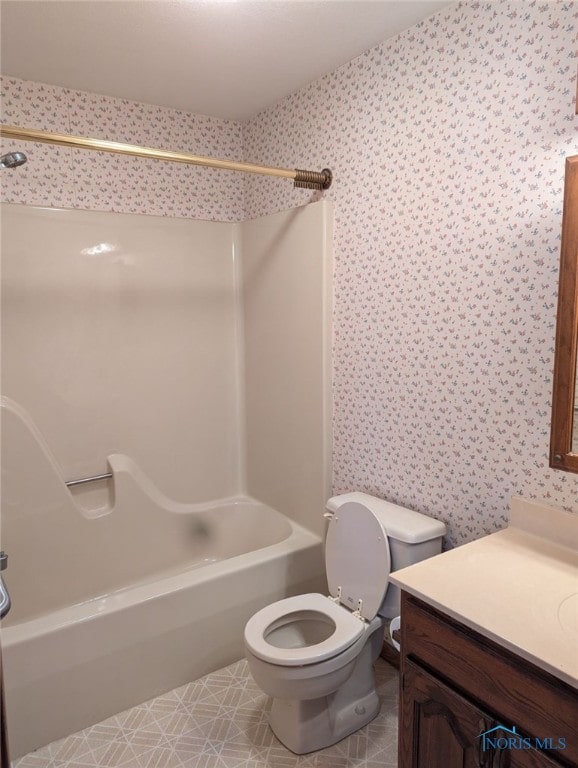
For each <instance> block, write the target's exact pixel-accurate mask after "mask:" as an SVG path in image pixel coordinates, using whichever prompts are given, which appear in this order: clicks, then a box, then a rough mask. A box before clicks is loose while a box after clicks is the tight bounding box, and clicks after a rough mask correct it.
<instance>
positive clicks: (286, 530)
mask: <svg viewBox="0 0 578 768" xmlns="http://www.w3.org/2000/svg"><path fill="white" fill-rule="evenodd" d="M3 406H4V408H3V411H4V413H3V421H2V426H3V432H4V435H5V436H6V435H8V436H9V438H10V440H9V441H8V443H7V444H9V446H10V450H9V451H6V452H5V453H6V455H5V456H4V457H3V464H4V473H3V489H2V494H3V502H4V508H3V519H2V536H3V538H2V545H3V547H4V548H5V549H6V550H7V551H8V552H9V556H10V564H9V568H8V570H7V571H6V582H7V585H8V588H9V590H10V592H11V596H12V600H13V610H12V611H11V613H10V615H9V617H8V618H9V620H8V621H5V622H3V626H2V635H1V639H2V652H3V667H4V678H5V687H6V701H7V717H8V732H9V740H10V746H11V753H12V758H17V757H19V756H21V755H23V754H26V753H27V752H30V751H31V750H34V749H37V748H38V747H40V746H43V745H45V744H47V743H49V742H51V741H54V740H55V739H58V738H61V737H63V736H66V735H68V734H70V733H73V732H75V731H78V730H81V729H83V728H86V727H87V726H89V725H92V724H94V723H97V722H99V721H100V720H103V719H105V718H106V717H109V716H111V715H113V714H115V713H117V712H120V711H122V710H124V709H126V708H128V707H131V706H134V705H135V704H137V703H140V702H143V701H146V700H147V699H150V698H152V697H154V696H157V695H158V694H160V693H162V692H164V691H167V690H170V689H172V688H175V687H177V686H180V685H184V684H185V683H187V682H190V681H191V680H195V679H197V678H199V677H201V676H203V675H205V674H207V673H208V672H211V671H213V670H215V669H218V668H220V667H222V666H225V665H227V664H230V663H231V662H233V661H235V660H237V659H240V658H242V657H243V655H244V649H243V628H244V625H245V623H246V622H247V620H248V619H249V618H250V616H251V615H252V614H253V613H254V612H255V611H257V610H259V609H260V608H262V607H263V606H265V605H267V604H268V603H271V602H273V601H275V600H279V599H281V598H283V597H286V596H290V595H293V594H298V593H300V592H308V591H319V590H322V589H323V588H324V577H323V575H322V574H323V553H322V540H321V538H320V537H319V536H317V535H315V534H313V533H311V532H310V531H308V530H306V529H305V528H303V527H301V526H300V525H298V524H296V523H295V522H293V521H291V520H290V519H289V518H287V517H285V516H284V515H282V514H281V513H280V512H278V511H276V510H274V509H272V508H271V507H268V506H267V505H265V504H262V503H260V502H259V501H256V500H255V499H251V498H248V497H246V496H238V497H234V498H227V499H222V500H219V501H213V502H210V503H207V504H183V503H180V502H176V501H173V500H171V499H169V498H168V497H166V496H165V495H163V493H161V492H160V491H159V489H158V488H156V487H155V486H154V485H153V484H152V482H151V481H150V479H149V478H148V477H147V476H146V475H144V474H143V473H142V472H141V471H140V469H139V467H138V466H136V464H135V463H134V462H133V461H132V460H131V459H130V457H128V456H125V455H122V454H115V455H112V456H109V457H108V463H109V467H110V470H111V472H112V480H109V481H104V482H105V483H107V484H109V485H110V488H109V489H108V492H107V493H106V494H105V496H104V498H107V499H109V502H107V503H106V504H104V505H103V506H100V507H96V508H94V506H93V507H92V508H91V509H87V508H83V507H82V505H81V501H82V499H81V498H79V497H75V496H74V495H73V494H72V493H71V492H70V490H69V489H68V488H67V487H66V485H65V483H64V481H63V480H62V478H61V476H60V474H59V471H58V467H57V465H56V463H55V462H54V460H53V457H51V456H50V453H49V451H48V448H47V446H46V445H45V444H44V443H43V441H42V436H41V435H40V434H38V433H37V431H35V429H34V425H33V424H32V423H31V422H30V421H29V420H27V419H26V414H25V413H23V412H21V411H19V409H18V407H17V406H15V405H14V404H8V406H9V407H7V404H6V403H5V402H4V403H3ZM23 454H24V455H26V456H27V457H28V462H27V463H26V466H27V467H31V468H32V470H33V476H34V477H35V478H39V481H38V482H34V483H33V482H30V480H29V478H28V479H27V478H26V477H25V476H23V475H22V471H21V465H22V462H19V456H21V455H23ZM39 488H41V489H42V491H41V492H40V491H39V490H38V489H39ZM317 513H318V514H321V511H317ZM31 530H33V531H34V536H31V535H30V531H31ZM47 541H50V546H46V542H47Z"/></svg>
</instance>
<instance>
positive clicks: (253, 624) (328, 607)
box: [245, 593, 368, 667]
mask: <svg viewBox="0 0 578 768" xmlns="http://www.w3.org/2000/svg"><path fill="white" fill-rule="evenodd" d="M307 614H309V615H311V614H318V615H319V618H320V619H325V620H326V622H327V624H331V623H332V624H333V625H334V629H333V628H330V627H328V632H331V634H330V635H329V637H327V638H326V639H324V640H322V642H318V643H313V644H311V645H305V646H304V647H292V648H280V647H279V646H278V645H272V644H271V643H270V642H268V640H267V636H268V635H269V633H270V630H271V629H272V628H274V627H275V626H276V625H277V624H278V625H280V627H281V628H283V627H284V626H287V625H289V624H290V623H291V621H292V620H295V621H297V622H298V621H300V618H299V617H300V616H301V617H303V615H307ZM367 626H368V625H367V624H365V622H363V621H361V620H360V619H358V618H357V617H356V616H354V615H353V614H352V613H350V612H349V611H347V610H345V608H343V606H341V605H339V603H335V602H333V600H331V598H329V597H326V596H325V595H320V594H317V593H312V594H308V595H297V597H288V598H286V599H285V600H279V601H278V602H276V603H273V604H272V605H268V606H267V607H266V608H262V609H261V610H260V611H257V613H256V614H255V615H254V616H252V617H251V618H250V619H249V621H248V622H247V624H246V626H245V645H246V646H247V648H248V649H249V650H250V651H251V653H253V654H254V655H255V656H257V657H258V658H259V659H263V661H268V662H270V663H271V664H278V665H279V666H284V667H297V666H304V665H306V664H316V663H318V662H320V661H324V660H325V659H330V658H332V657H333V656H337V654H338V653H341V652H342V651H344V650H345V649H346V648H349V646H350V645H353V643H354V642H355V641H356V640H357V639H358V638H360V637H361V636H362V635H363V634H364V632H365V630H366V628H367Z"/></svg>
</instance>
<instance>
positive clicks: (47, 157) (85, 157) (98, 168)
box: [0, 77, 243, 221]
mask: <svg viewBox="0 0 578 768" xmlns="http://www.w3.org/2000/svg"><path fill="white" fill-rule="evenodd" d="M0 84H1V95H2V121H3V122H4V123H8V124H11V125H18V126H24V127H26V128H38V129H40V130H44V131H54V132H56V133H70V134H75V135H78V136H90V137H93V138H99V139H109V140H111V141H121V142H127V143H129V144H141V145H144V146H149V147H156V148H160V149H173V150H177V151H178V150H182V151H183V152H193V153H194V154H197V155H208V156H211V157H224V158H227V159H232V160H242V159H243V157H242V154H243V144H242V126H241V124H240V123H236V122H233V121H230V120H221V119H218V118H213V117H205V116H203V115H193V114H190V113H187V112H181V111H178V110H176V109H167V108H166V107H157V106H152V105H150V104H140V103H138V102H134V101H125V100H124V99H117V98H112V97H109V96H100V95H96V94H92V93H83V92H81V91H72V90H69V89H68V88H59V87H57V86H53V85H43V84H41V83H33V82H30V81H25V80H17V79H14V78H11V77H2V78H0ZM8 147H9V148H10V149H21V150H22V151H23V152H25V153H26V154H27V155H28V157H29V162H28V163H27V164H26V165H23V166H21V167H20V168H19V169H18V170H17V171H15V172H14V173H12V172H11V171H5V172H4V173H2V176H1V178H0V183H1V185H2V200H3V201H5V202H9V203H26V204H29V205H47V206H52V207H55V208H84V209H90V210H96V211H117V212H121V213H147V214H155V215H159V216H180V217H186V218H193V219H209V220H214V221H238V220H239V219H242V218H243V179H242V177H241V175H240V174H237V173H231V172H230V171H219V170H215V169H212V168H196V167H194V166H190V165H187V166H185V165H180V164H177V163H164V162H159V161H157V160H143V159H141V158H136V157H122V156H120V155H111V154H107V153H104V152H98V153H97V152H87V151H86V150H78V149H66V148H64V147H54V146H48V145H45V144H31V143H29V142H14V141H9V142H8V141H4V140H2V151H3V152H5V151H7V149H6V148H8Z"/></svg>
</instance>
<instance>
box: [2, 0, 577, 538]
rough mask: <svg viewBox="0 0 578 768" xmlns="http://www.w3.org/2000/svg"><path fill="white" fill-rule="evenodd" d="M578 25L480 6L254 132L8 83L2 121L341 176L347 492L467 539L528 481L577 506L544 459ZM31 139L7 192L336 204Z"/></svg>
mask: <svg viewBox="0 0 578 768" xmlns="http://www.w3.org/2000/svg"><path fill="white" fill-rule="evenodd" d="M577 20H578V2H560V1H559V0H554V1H553V2H540V3H539V2H535V1H532V2H530V1H529V0H519V1H516V2H509V1H508V0H495V1H493V2H467V3H463V4H460V5H457V6H454V7H451V8H449V9H447V10H444V11H442V12H441V13H438V14H436V15H435V16H433V17H431V18H430V19H427V20H426V21H425V22H422V23H421V24H419V25H417V26H415V27H412V28H411V29H409V30H407V31H406V32H404V33H402V34H401V35H399V36H398V37H396V38H394V39H393V40H391V41H388V42H386V43H384V44H382V45H380V46H378V47H376V48H373V49H372V50H370V51H368V52H367V53H365V54H364V55H362V56H360V57H358V58H356V59H354V60H353V61H351V62H350V63H348V64H347V65H345V66H343V67H341V68H339V69H338V70H336V71H335V72H333V73H331V74H330V75H328V76H326V77H324V78H321V79H320V80H317V81H315V82H313V83H311V84H310V85H309V86H307V87H305V88H303V89H301V90H300V91H298V92H296V93H295V94H293V95H292V96H290V97H288V98H287V99H284V100H283V101H281V102H280V103H279V104H278V105H276V106H275V107H272V108H271V109H268V110H266V111H264V112H262V113H261V114H259V115H257V116H256V117H255V118H254V119H253V120H251V121H249V122H248V123H247V124H245V125H244V126H242V125H240V124H238V123H234V122H230V121H223V120H217V119H213V118H209V117H200V116H196V115H191V114H187V113H183V112H178V111H176V110H170V109H166V108H162V107H155V106H150V105H143V104H137V103H134V102H129V101H123V100H120V99H115V98H109V97H105V96H95V95H91V94H86V93H80V92H75V91H70V90H67V89H63V88H56V87H53V86H45V85H40V84H35V83H30V82H23V81H20V80H14V79H12V78H3V79H2V94H3V120H4V121H6V122H13V123H16V124H18V123H22V124H24V125H28V126H35V127H38V128H44V129H46V130H57V131H58V130H60V131H63V132H71V133H79V134H82V133H87V134H89V135H92V136H99V137H102V138H108V139H116V140H119V141H136V142H138V143H141V144H149V145H153V146H160V147H167V148H172V149H183V150H188V151H192V152H196V153H198V154H207V155H214V156H217V157H230V158H233V159H245V160H248V161H253V162H262V163H270V164H273V165H281V166H283V165H287V166H289V167H292V166H295V165H297V166H300V167H304V168H315V169H320V168H322V167H325V166H327V165H328V166H330V167H331V168H332V169H333V171H334V174H335V183H334V187H333V188H332V189H331V190H330V191H329V192H328V193H326V194H327V196H328V197H329V198H332V199H333V200H334V202H335V309H334V326H335V327H334V397H335V406H334V485H335V487H334V490H335V492H342V491H346V490H365V491H368V492H372V493H376V494H378V495H380V496H383V497H385V498H388V499H391V500H394V501H398V502H400V503H403V504H407V505H408V506H411V507H413V508H414V509H418V510H420V511H423V512H426V513H430V514H433V515H434V516H436V517H439V518H441V519H444V520H445V521H446V522H448V523H449V525H450V531H451V536H450V539H451V541H452V542H453V543H461V542H464V541H467V540H469V539H473V538H475V537H477V536H480V535H482V534H484V533H487V532H491V531H492V530H494V529H495V528H496V527H501V526H503V525H504V524H505V521H506V515H507V510H508V505H509V499H510V497H511V496H512V494H515V493H521V494H524V495H527V496H530V497H538V498H542V499H546V500H548V501H550V502H551V503H552V504H556V505H562V506H565V507H566V508H568V509H572V510H574V511H578V477H577V476H575V475H570V474H567V473H563V472H556V471H553V470H550V469H549V468H548V459H547V455H548V442H549V424H550V399H551V381H552V361H553V342H554V326H555V313H556V295H557V279H558V258H559V245H560V243H559V234H560V221H561V210H562V186H563V168H564V157H565V156H567V155H570V154H576V153H578V118H574V114H573V113H574V104H573V99H574V92H575V78H576V61H577V60H576V54H575V29H576V22H577ZM243 143H244V146H243ZM10 146H11V147H14V146H15V143H14V142H11V143H10ZM23 148H24V149H25V151H26V152H27V153H28V154H29V156H30V158H31V162H30V163H29V164H28V165H25V166H23V167H22V168H20V169H19V170H18V172H17V173H14V174H8V173H7V172H6V173H3V174H2V176H1V177H0V182H1V183H2V185H3V189H2V197H3V199H5V200H8V201H10V202H24V203H30V204H37V205H53V206H64V207H81V208H91V209H97V210H116V211H124V212H131V213H152V214H160V215H168V216H186V217H191V218H202V219H213V220H224V221H236V220H239V219H242V218H244V217H248V218H252V217H255V216H259V215H262V214H266V213H271V212H274V211H279V210H283V209H286V208H289V207H292V206H294V205H302V204H303V203H305V202H306V201H307V200H310V199H311V200H313V199H317V198H318V197H319V193H311V192H307V191H304V190H293V189H292V187H291V185H290V184H287V183H286V182H283V181H280V180H276V179H270V178H267V177H253V176H250V175H247V176H246V177H242V176H240V175H238V174H231V173H227V172H225V171H222V172H219V171H214V170H208V169H195V168H191V167H184V166H175V165H171V166H169V165H167V164H164V163H156V162H154V161H143V160H137V159H132V158H120V157H114V156H111V155H105V156H101V155H99V154H90V155H88V156H87V153H86V152H83V153H82V154H80V151H78V150H77V151H74V150H65V149H59V148H56V147H46V146H41V145H31V144H26V145H24V144H23ZM243 155H244V157H243ZM39 166H40V167H41V168H42V170H41V172H40V173H39V172H38V170H37V169H38V167H39Z"/></svg>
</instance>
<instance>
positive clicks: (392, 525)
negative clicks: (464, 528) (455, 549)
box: [327, 493, 446, 619]
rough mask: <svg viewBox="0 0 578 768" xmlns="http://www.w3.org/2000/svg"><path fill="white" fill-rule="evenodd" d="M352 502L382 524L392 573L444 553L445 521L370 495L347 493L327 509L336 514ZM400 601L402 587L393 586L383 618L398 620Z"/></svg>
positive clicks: (385, 602) (329, 502)
mask: <svg viewBox="0 0 578 768" xmlns="http://www.w3.org/2000/svg"><path fill="white" fill-rule="evenodd" d="M350 501H355V502H357V503H358V504H363V505H364V506H365V507H367V509H369V510H371V512H373V514H374V515H375V516H376V517H377V519H378V520H379V521H380V523H381V524H382V526H383V528H384V530H385V531H386V533H387V538H388V541H389V551H390V555H391V570H392V571H399V570H400V569H401V568H405V567H407V566H408V565H413V564H414V563H419V562H420V561H421V560H425V559H426V558H428V557H433V556H434V555H438V554H439V553H440V552H441V551H442V537H443V536H444V535H445V533H446V526H445V524H444V523H442V522H441V520H435V519H434V518H432V517H428V516H427V515H422V514H421V512H415V511H414V510H413V509H407V507H400V506H398V505H397V504H393V503H392V502H390V501H385V500H384V499H378V498H377V497H376V496H370V495H369V494H368V493H344V494H342V495H341V496H334V497H333V498H332V499H329V501H328V502H327V509H329V510H330V511H331V512H336V511H337V510H338V509H339V507H340V506H341V505H342V504H346V503H347V502H350ZM400 600H401V593H400V590H399V587H396V586H395V585H393V584H391V583H390V584H389V586H388V588H387V592H386V593H385V598H384V600H383V602H382V604H381V607H380V609H379V611H378V613H379V615H380V616H383V617H384V618H386V619H392V618H394V616H398V615H399V611H400Z"/></svg>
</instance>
